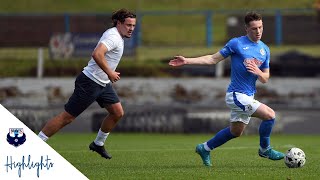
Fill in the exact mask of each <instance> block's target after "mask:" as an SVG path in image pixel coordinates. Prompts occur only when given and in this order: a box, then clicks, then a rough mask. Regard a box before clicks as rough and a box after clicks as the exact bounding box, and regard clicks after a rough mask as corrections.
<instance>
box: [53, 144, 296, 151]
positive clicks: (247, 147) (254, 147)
mask: <svg viewBox="0 0 320 180" xmlns="http://www.w3.org/2000/svg"><path fill="white" fill-rule="evenodd" d="M292 147H295V146H294V145H292V144H285V145H280V146H273V148H292ZM257 148H258V147H257V146H231V147H219V148H218V149H222V150H223V149H225V150H237V149H238V150H240V149H257ZM109 151H110V152H112V151H113V152H163V151H194V148H168V149H161V148H156V149H154V148H148V149H110V150H109ZM58 152H59V153H83V152H89V149H83V150H69V151H68V150H62V151H58Z"/></svg>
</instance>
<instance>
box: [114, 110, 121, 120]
mask: <svg viewBox="0 0 320 180" xmlns="http://www.w3.org/2000/svg"><path fill="white" fill-rule="evenodd" d="M112 115H113V116H114V117H115V119H116V120H117V121H118V120H120V119H121V118H122V117H123V116H124V111H123V110H120V111H117V112H115V113H113V114H112Z"/></svg>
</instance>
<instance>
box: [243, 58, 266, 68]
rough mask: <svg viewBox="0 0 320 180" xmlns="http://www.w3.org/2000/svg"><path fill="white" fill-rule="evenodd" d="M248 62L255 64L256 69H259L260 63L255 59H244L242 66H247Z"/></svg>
mask: <svg viewBox="0 0 320 180" xmlns="http://www.w3.org/2000/svg"><path fill="white" fill-rule="evenodd" d="M249 62H253V63H255V64H256V65H257V66H258V67H260V66H261V64H262V62H261V61H259V60H258V59H256V58H246V59H244V61H243V64H244V65H245V66H247V64H248V63H249Z"/></svg>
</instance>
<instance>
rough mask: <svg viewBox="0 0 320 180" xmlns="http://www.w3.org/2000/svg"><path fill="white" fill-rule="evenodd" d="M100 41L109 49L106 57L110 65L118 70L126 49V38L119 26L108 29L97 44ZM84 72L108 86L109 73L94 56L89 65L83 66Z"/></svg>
mask: <svg viewBox="0 0 320 180" xmlns="http://www.w3.org/2000/svg"><path fill="white" fill-rule="evenodd" d="M100 43H102V44H104V45H105V46H106V47H107V49H108V51H107V53H106V54H105V59H106V60H107V63H108V65H109V67H110V68H111V69H112V70H116V68H117V66H118V64H119V62H120V59H121V57H122V54H123V49H124V40H123V38H122V37H121V35H120V33H119V32H118V30H117V28H116V27H113V28H110V29H108V30H106V31H105V32H104V33H103V35H102V37H101V38H100V40H99V42H98V44H97V46H98V45H99V44H100ZM82 72H83V73H84V74H85V75H86V76H88V77H89V78H90V79H92V80H93V81H95V82H96V83H98V84H100V85H101V86H106V84H107V83H109V82H110V80H109V78H108V75H107V74H106V73H105V72H104V71H103V70H102V69H101V68H100V67H99V66H98V64H97V63H96V61H95V60H94V59H93V58H92V57H91V59H90V61H89V62H88V65H87V66H86V67H84V68H83V71H82Z"/></svg>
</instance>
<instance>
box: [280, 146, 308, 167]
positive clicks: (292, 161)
mask: <svg viewBox="0 0 320 180" xmlns="http://www.w3.org/2000/svg"><path fill="white" fill-rule="evenodd" d="M284 163H285V164H286V165H287V166H288V167H289V168H299V167H302V166H304V164H305V163H306V155H305V154H304V152H303V151H302V150H301V149H299V148H296V147H294V148H291V149H289V150H288V151H287V154H286V156H285V158H284Z"/></svg>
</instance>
